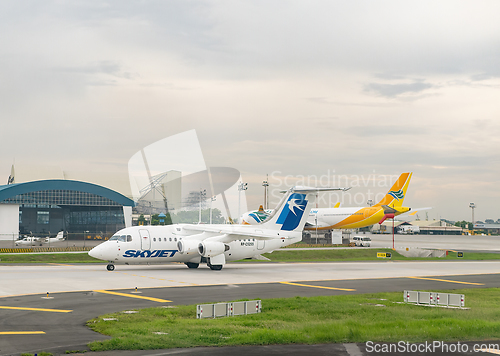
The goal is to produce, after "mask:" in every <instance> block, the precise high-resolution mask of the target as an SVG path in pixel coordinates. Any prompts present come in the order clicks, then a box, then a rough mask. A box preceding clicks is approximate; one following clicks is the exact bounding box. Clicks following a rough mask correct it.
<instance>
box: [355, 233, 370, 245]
mask: <svg viewBox="0 0 500 356" xmlns="http://www.w3.org/2000/svg"><path fill="white" fill-rule="evenodd" d="M352 239H353V241H354V244H355V246H360V247H370V246H371V244H372V239H370V238H369V237H366V236H354V237H353V238H352Z"/></svg>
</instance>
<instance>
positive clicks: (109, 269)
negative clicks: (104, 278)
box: [106, 263, 115, 271]
mask: <svg viewBox="0 0 500 356" xmlns="http://www.w3.org/2000/svg"><path fill="white" fill-rule="evenodd" d="M106 269H107V270H108V271H114V270H115V265H114V264H112V263H110V264H109V265H107V266H106Z"/></svg>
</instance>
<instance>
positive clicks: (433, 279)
mask: <svg viewBox="0 0 500 356" xmlns="http://www.w3.org/2000/svg"><path fill="white" fill-rule="evenodd" d="M406 278H413V279H425V280H428V281H438V282H449V283H459V284H471V285H474V286H484V283H473V282H460V281H452V280H449V279H438V278H428V277H406Z"/></svg>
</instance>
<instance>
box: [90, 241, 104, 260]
mask: <svg viewBox="0 0 500 356" xmlns="http://www.w3.org/2000/svg"><path fill="white" fill-rule="evenodd" d="M88 254H89V256H90V257H94V258H97V259H98V260H102V246H101V245H97V246H96V247H94V248H93V249H92V250H90V251H89V252H88Z"/></svg>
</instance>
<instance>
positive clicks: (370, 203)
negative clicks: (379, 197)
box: [366, 199, 373, 207]
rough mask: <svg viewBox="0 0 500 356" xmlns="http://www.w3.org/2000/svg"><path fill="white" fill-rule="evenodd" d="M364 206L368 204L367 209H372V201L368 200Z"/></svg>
mask: <svg viewBox="0 0 500 356" xmlns="http://www.w3.org/2000/svg"><path fill="white" fill-rule="evenodd" d="M366 204H368V206H369V207H372V206H373V200H372V199H368V201H367V202H366Z"/></svg>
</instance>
